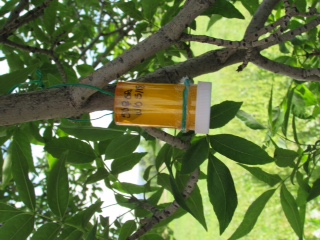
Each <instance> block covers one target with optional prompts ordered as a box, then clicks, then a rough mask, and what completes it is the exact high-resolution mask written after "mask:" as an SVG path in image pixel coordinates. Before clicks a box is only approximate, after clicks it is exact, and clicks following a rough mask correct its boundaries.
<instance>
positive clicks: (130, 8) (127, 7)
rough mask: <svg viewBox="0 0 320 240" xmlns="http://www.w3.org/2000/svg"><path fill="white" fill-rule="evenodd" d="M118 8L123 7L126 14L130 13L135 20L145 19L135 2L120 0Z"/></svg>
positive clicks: (122, 9)
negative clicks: (122, 0)
mask: <svg viewBox="0 0 320 240" xmlns="http://www.w3.org/2000/svg"><path fill="white" fill-rule="evenodd" d="M116 6H117V7H118V8H120V9H121V11H122V12H124V13H125V14H126V15H129V16H130V17H132V18H134V19H135V20H138V21H140V20H143V16H142V14H141V13H140V12H139V11H138V10H137V9H136V5H135V4H134V2H132V1H129V2H119V3H117V4H116Z"/></svg>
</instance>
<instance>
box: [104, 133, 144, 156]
mask: <svg viewBox="0 0 320 240" xmlns="http://www.w3.org/2000/svg"><path fill="white" fill-rule="evenodd" d="M139 143H140V136H139V135H129V134H126V135H123V136H120V137H118V138H115V139H113V140H112V141H111V142H110V144H109V145H108V146H107V149H106V159H113V158H120V157H123V156H126V155H129V154H131V153H132V152H133V151H134V150H136V148H137V147H138V146H139Z"/></svg>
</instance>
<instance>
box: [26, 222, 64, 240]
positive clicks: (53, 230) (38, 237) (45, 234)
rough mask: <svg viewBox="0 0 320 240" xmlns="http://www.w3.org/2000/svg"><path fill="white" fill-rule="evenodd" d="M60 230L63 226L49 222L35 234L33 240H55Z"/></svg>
mask: <svg viewBox="0 0 320 240" xmlns="http://www.w3.org/2000/svg"><path fill="white" fill-rule="evenodd" d="M60 229H61V226H60V225H59V224H57V223H53V222H48V223H46V224H44V225H42V226H41V227H40V228H38V230H37V231H36V232H35V233H34V234H33V236H32V238H31V240H43V239H46V240H55V239H56V238H57V236H58V233H59V231H60Z"/></svg>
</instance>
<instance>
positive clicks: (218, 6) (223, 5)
mask: <svg viewBox="0 0 320 240" xmlns="http://www.w3.org/2000/svg"><path fill="white" fill-rule="evenodd" d="M212 14H219V15H221V16H223V17H226V18H238V19H245V17H244V16H243V15H242V14H241V12H239V10H238V9H236V8H235V6H234V4H232V3H231V2H228V1H226V0H216V1H215V3H214V4H213V5H212V7H209V8H208V10H206V11H205V12H204V13H203V14H202V15H209V16H211V15H212Z"/></svg>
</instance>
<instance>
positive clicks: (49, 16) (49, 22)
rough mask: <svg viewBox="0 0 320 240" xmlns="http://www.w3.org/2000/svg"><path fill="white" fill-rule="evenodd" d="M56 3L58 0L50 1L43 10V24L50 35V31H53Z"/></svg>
mask: <svg viewBox="0 0 320 240" xmlns="http://www.w3.org/2000/svg"><path fill="white" fill-rule="evenodd" d="M58 3H59V1H52V2H51V3H50V5H49V7H47V8H45V10H44V15H43V26H44V28H45V29H46V31H47V33H48V35H52V33H53V32H54V26H55V24H56V16H57V8H58Z"/></svg>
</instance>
